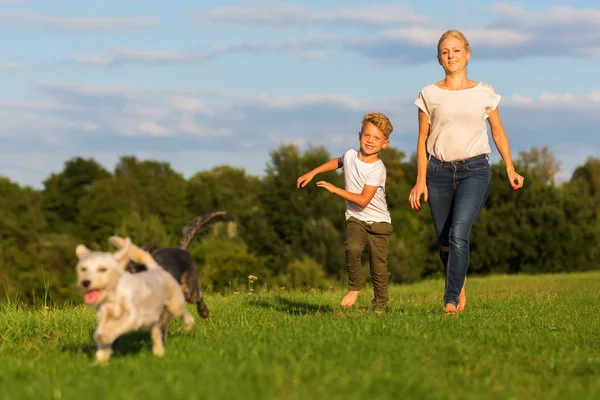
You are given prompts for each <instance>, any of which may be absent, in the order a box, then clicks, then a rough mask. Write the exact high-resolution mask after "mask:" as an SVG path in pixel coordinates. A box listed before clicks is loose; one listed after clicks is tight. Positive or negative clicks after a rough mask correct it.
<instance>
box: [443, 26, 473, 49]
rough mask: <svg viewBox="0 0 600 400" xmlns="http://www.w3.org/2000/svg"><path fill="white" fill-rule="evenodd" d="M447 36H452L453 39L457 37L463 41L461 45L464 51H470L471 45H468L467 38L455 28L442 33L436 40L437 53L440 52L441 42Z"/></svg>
mask: <svg viewBox="0 0 600 400" xmlns="http://www.w3.org/2000/svg"><path fill="white" fill-rule="evenodd" d="M448 38H454V39H458V40H460V41H462V42H463V45H464V46H465V50H466V51H471V46H470V45H469V41H468V40H467V38H466V37H465V35H463V33H462V32H461V31H456V30H453V29H451V30H449V31H446V32H444V33H443V34H442V36H441V37H440V40H439V41H438V47H437V49H438V55H439V54H440V46H441V45H442V42H443V41H444V40H446V39H448Z"/></svg>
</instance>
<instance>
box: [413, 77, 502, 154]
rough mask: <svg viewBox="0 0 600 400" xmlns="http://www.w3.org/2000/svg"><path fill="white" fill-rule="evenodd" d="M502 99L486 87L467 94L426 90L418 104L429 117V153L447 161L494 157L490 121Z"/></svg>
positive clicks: (471, 89) (446, 90)
mask: <svg viewBox="0 0 600 400" xmlns="http://www.w3.org/2000/svg"><path fill="white" fill-rule="evenodd" d="M500 98H501V96H500V95H497V94H496V93H495V92H494V88H492V87H491V86H490V85H487V84H485V83H479V84H478V85H477V86H475V87H472V88H469V89H464V90H448V89H442V88H440V87H438V86H436V85H433V84H431V85H428V86H425V87H424V88H423V90H421V92H420V93H419V97H418V98H417V99H416V100H415V104H416V105H417V106H418V107H419V108H420V109H421V110H422V111H423V112H424V113H425V114H427V115H428V116H429V129H430V131H429V137H428V138H427V153H429V154H431V155H433V156H435V157H436V158H438V159H440V160H443V161H453V160H462V159H465V158H469V157H474V156H478V155H480V154H488V153H490V152H491V149H490V142H489V138H488V134H487V124H486V119H487V117H488V116H489V115H490V113H491V112H492V111H494V110H495V109H496V107H498V103H500Z"/></svg>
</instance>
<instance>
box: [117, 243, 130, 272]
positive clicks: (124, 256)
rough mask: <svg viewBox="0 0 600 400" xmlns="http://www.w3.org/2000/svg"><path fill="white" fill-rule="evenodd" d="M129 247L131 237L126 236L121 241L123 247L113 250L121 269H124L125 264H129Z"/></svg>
mask: <svg viewBox="0 0 600 400" xmlns="http://www.w3.org/2000/svg"><path fill="white" fill-rule="evenodd" d="M130 247H131V239H129V238H126V239H125V240H124V243H123V247H121V248H120V249H119V250H118V251H117V252H115V254H114V257H115V259H116V260H117V263H118V264H119V267H120V268H121V269H122V270H125V268H126V267H127V264H129V248H130Z"/></svg>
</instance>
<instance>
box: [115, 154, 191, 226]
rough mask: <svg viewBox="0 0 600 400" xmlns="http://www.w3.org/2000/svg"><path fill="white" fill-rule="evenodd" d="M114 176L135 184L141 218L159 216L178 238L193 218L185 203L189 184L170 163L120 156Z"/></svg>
mask: <svg viewBox="0 0 600 400" xmlns="http://www.w3.org/2000/svg"><path fill="white" fill-rule="evenodd" d="M115 176H117V177H120V178H128V179H129V180H130V181H131V182H132V184H133V187H134V188H135V192H136V194H137V205H138V207H139V209H138V211H139V212H140V215H141V216H142V217H146V216H147V215H157V216H158V217H159V218H160V220H161V221H162V223H163V224H164V226H165V228H166V229H167V232H168V233H169V234H170V235H179V234H180V233H181V230H182V229H183V227H184V226H185V225H186V224H187V223H188V222H189V220H190V219H191V217H192V215H191V213H190V212H189V211H188V210H187V203H186V184H187V182H186V180H185V178H184V177H183V176H182V175H181V174H179V173H178V172H176V171H174V170H173V169H172V168H171V166H170V164H169V163H166V162H157V161H138V160H137V159H136V158H135V157H121V159H120V161H119V163H118V164H117V166H116V168H115Z"/></svg>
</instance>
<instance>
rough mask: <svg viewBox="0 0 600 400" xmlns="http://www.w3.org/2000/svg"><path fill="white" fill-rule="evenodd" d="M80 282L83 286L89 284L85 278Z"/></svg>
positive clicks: (85, 286)
mask: <svg viewBox="0 0 600 400" xmlns="http://www.w3.org/2000/svg"><path fill="white" fill-rule="evenodd" d="M81 284H82V285H83V287H84V288H87V287H88V286H90V281H88V280H87V279H86V280H83V281H81Z"/></svg>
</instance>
